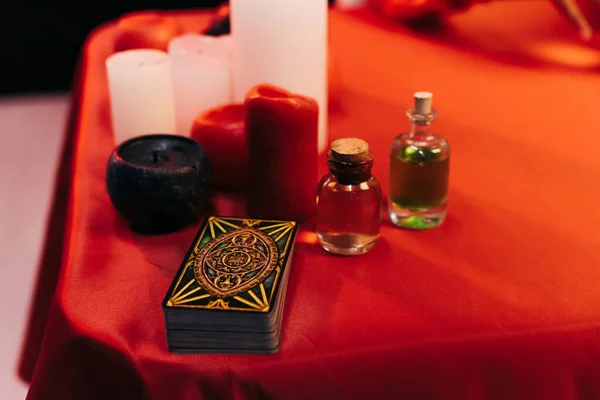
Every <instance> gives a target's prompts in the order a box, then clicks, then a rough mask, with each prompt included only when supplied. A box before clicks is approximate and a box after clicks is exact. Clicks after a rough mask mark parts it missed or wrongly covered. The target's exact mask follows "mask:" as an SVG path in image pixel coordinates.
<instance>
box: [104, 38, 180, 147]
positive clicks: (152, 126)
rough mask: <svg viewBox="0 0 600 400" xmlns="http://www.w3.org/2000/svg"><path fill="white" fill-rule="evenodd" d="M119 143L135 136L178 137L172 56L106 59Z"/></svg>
mask: <svg viewBox="0 0 600 400" xmlns="http://www.w3.org/2000/svg"><path fill="white" fill-rule="evenodd" d="M106 70H107V75H108V91H109V96H110V109H111V113H112V123H113V134H114V138H115V143H116V144H120V143H121V142H123V141H125V140H127V139H130V138H132V137H135V136H140V135H146V134H157V133H175V104H174V101H173V82H172V77H171V63H170V59H169V55H168V54H167V53H165V52H164V51H160V50H152V49H137V50H127V51H122V52H119V53H115V54H113V55H111V56H110V57H108V58H107V59H106Z"/></svg>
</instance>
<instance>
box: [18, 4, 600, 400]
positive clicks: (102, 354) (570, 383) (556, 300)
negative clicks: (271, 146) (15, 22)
mask: <svg viewBox="0 0 600 400" xmlns="http://www.w3.org/2000/svg"><path fill="white" fill-rule="evenodd" d="M182 18H183V19H184V20H185V21H187V23H189V24H194V23H195V24H197V25H198V26H200V25H202V24H203V23H205V22H206V16H202V15H200V14H189V15H186V16H182ZM330 20H331V43H332V56H333V57H334V59H335V61H336V65H337V66H338V68H339V74H340V77H341V81H342V87H343V91H342V93H341V95H340V101H339V103H338V104H337V106H336V107H335V108H334V109H332V111H331V117H330V133H331V138H339V137H342V136H359V137H363V138H365V139H367V140H368V141H369V143H370V145H371V147H372V150H373V152H374V154H375V168H374V172H375V174H376V175H377V176H378V177H379V178H380V180H381V182H382V185H383V188H384V190H386V191H387V187H388V185H387V177H388V173H387V168H388V159H387V158H388V157H387V154H388V146H389V144H390V142H391V140H392V138H393V137H394V135H395V134H397V133H398V132H399V131H400V130H402V129H405V128H406V126H407V123H406V119H405V117H404V109H406V108H408V107H409V106H410V102H411V94H412V92H413V91H415V90H419V89H420V90H431V91H433V92H434V93H435V105H436V107H437V108H438V109H439V110H440V117H439V119H438V122H437V124H436V125H437V128H438V130H439V131H440V132H441V133H444V134H445V135H446V136H447V137H448V138H449V140H450V143H451V146H452V151H453V153H452V154H453V155H452V157H453V158H452V164H451V184H450V196H449V198H450V200H449V208H448V211H449V215H448V218H447V220H446V222H445V223H444V224H443V225H442V226H441V227H440V228H438V229H433V230H429V231H423V232H411V231H403V230H398V229H395V228H394V227H392V226H391V225H390V224H389V223H387V222H386V223H385V225H384V226H383V229H382V233H383V238H382V240H381V242H380V243H379V244H378V246H377V247H376V248H375V249H374V250H373V251H372V252H370V253H369V254H367V255H364V256H360V257H354V258H341V257H332V256H330V255H328V254H326V253H325V252H324V251H322V250H321V249H320V248H319V247H318V245H317V244H316V243H315V237H314V234H313V233H312V228H313V226H314V223H313V222H308V223H306V224H305V225H304V226H303V229H302V232H301V233H300V234H299V237H298V242H297V245H296V246H297V247H296V255H295V257H294V262H293V266H292V273H291V278H290V286H289V289H288V297H287V302H286V309H285V316H284V329H283V344H282V347H281V351H280V352H279V353H278V354H276V355H271V356H247V355H245V356H240V355H189V356H185V355H173V354H170V353H169V352H168V351H167V348H166V338H165V327H164V322H163V315H162V310H161V307H160V302H161V300H162V299H163V296H164V294H165V291H166V290H167V288H168V286H169V284H170V282H171V280H172V278H173V276H174V274H175V272H176V270H177V267H178V266H179V263H180V261H181V259H182V257H183V256H184V254H185V251H186V249H187V247H188V246H189V244H190V243H191V240H192V238H193V236H194V233H195V230H194V229H188V230H186V231H183V232H180V233H177V234H172V235H166V236H157V237H142V236H138V235H135V234H132V233H131V232H130V231H129V230H128V229H127V228H126V227H125V226H124V225H123V224H122V222H121V221H120V220H119V219H118V218H117V216H116V214H115V211H114V210H113V208H112V207H111V205H110V202H109V199H108V197H107V194H106V192H105V188H104V175H105V165H106V160H107V157H108V155H109V153H110V151H111V149H112V147H113V144H112V136H111V130H110V115H109V108H108V101H107V88H106V77H105V70H104V60H105V58H106V56H107V55H108V54H109V53H110V49H111V44H112V40H113V33H114V27H113V26H112V25H107V26H105V27H103V28H101V29H99V30H97V31H96V32H95V33H94V34H93V35H92V36H91V37H90V39H89V41H88V42H87V44H86V47H85V52H84V59H83V66H84V68H83V71H82V74H83V78H84V79H85V84H84V85H82V87H81V88H80V96H81V103H80V104H81V107H80V109H79V119H78V124H77V126H76V132H75V133H76V134H75V137H76V142H75V144H74V145H75V147H74V148H75V152H74V160H73V175H72V187H71V195H70V209H69V210H70V211H69V218H68V221H67V234H66V238H65V251H64V253H65V258H64V261H63V266H62V270H61V273H60V280H59V284H58V287H57V289H56V293H55V297H54V300H53V303H52V307H51V311H50V315H49V320H48V325H47V329H46V335H45V339H44V343H43V346H42V351H41V354H40V358H39V361H38V364H37V367H36V370H35V374H34V378H33V380H32V383H31V389H30V392H29V398H30V399H61V400H64V399H138V398H152V399H198V398H211V399H212V398H215V399H221V398H244V399H246V398H248V399H250V398H278V399H307V398H319V399H337V398H356V399H364V398H368V399H383V398H393V399H399V398H411V399H412V398H419V399H421V398H436V399H449V398H457V399H481V398H492V399H500V398H502V399H569V398H582V399H597V398H600V238H599V235H598V233H597V229H598V228H597V227H598V226H600V213H598V205H599V204H600V185H599V182H600V157H598V156H597V155H596V152H597V150H598V149H599V148H600V134H599V133H598V132H597V130H598V127H599V126H600V112H598V110H597V107H598V104H600V103H599V100H600V78H599V76H598V75H597V72H598V66H599V65H600V55H599V54H598V53H596V52H593V51H591V50H590V49H586V48H585V47H582V46H580V45H578V44H574V43H573V42H567V41H564V40H563V39H560V37H561V36H560V35H561V34H562V33H564V32H567V31H568V26H567V25H566V23H563V22H562V20H560V19H559V17H558V16H557V15H556V14H555V12H554V10H553V9H552V7H551V5H550V4H546V3H543V2H537V1H535V2H530V3H504V4H503V3H500V4H497V5H490V6H480V7H478V8H475V9H473V10H472V11H470V12H469V13H467V14H464V15H460V16H456V17H453V18H452V19H451V20H450V25H449V26H447V27H446V28H444V29H437V30H427V31H425V32H421V33H419V34H417V33H415V32H411V31H408V30H406V28H401V27H398V26H393V25H388V24H386V23H384V22H381V21H378V20H377V19H376V18H375V17H373V16H372V15H371V14H369V13H367V12H359V13H355V14H340V13H337V12H333V13H332V14H331V18H330ZM215 203H216V209H217V212H219V213H222V214H232V213H234V212H236V210H239V209H243V207H240V204H241V203H240V202H239V199H235V198H233V197H232V196H224V195H219V196H217V198H216V199H215ZM15 284H18V283H15Z"/></svg>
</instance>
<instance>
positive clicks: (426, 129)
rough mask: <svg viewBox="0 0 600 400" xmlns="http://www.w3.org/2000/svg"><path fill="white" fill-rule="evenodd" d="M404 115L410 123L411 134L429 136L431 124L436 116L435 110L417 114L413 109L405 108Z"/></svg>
mask: <svg viewBox="0 0 600 400" xmlns="http://www.w3.org/2000/svg"><path fill="white" fill-rule="evenodd" d="M406 115H407V116H408V120H409V121H410V124H411V129H410V135H411V136H429V135H431V134H432V133H433V132H432V127H431V126H432V124H433V121H434V119H435V117H436V116H437V111H436V110H431V113H429V114H418V113H416V112H415V111H414V110H407V111H406Z"/></svg>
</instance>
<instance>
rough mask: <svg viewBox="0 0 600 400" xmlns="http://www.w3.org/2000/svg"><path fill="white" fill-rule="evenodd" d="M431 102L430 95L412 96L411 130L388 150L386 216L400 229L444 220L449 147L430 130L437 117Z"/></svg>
mask: <svg viewBox="0 0 600 400" xmlns="http://www.w3.org/2000/svg"><path fill="white" fill-rule="evenodd" d="M432 98H433V95H432V94H431V93H429V92H417V93H415V94H414V109H412V110H407V112H406V114H407V116H408V119H409V121H410V123H411V125H412V126H411V130H410V132H406V133H402V134H400V135H398V136H397V137H396V138H395V139H394V141H393V142H392V146H391V153H390V186H389V201H388V213H389V216H390V220H391V221H392V223H393V224H395V225H397V226H399V227H401V228H407V229H429V228H433V227H436V226H438V225H440V224H441V223H442V222H443V221H444V219H445V217H446V202H447V200H448V177H449V171H450V146H449V144H448V142H447V140H446V139H445V138H444V137H442V136H440V135H437V134H435V133H433V132H432V130H431V125H432V123H433V120H434V119H435V117H436V115H437V112H436V110H435V109H433V108H432V106H431V105H432Z"/></svg>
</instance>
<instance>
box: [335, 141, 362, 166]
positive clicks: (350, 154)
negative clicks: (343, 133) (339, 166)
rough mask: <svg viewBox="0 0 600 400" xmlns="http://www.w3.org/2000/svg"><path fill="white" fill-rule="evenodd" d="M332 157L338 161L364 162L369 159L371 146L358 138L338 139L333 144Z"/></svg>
mask: <svg viewBox="0 0 600 400" xmlns="http://www.w3.org/2000/svg"><path fill="white" fill-rule="evenodd" d="M331 155H332V156H333V158H335V159H336V160H338V161H343V162H363V161H366V160H367V159H369V157H370V155H369V144H368V143H367V142H365V141H364V140H362V139H358V138H344V139H338V140H336V141H334V142H333V143H332V144H331Z"/></svg>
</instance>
